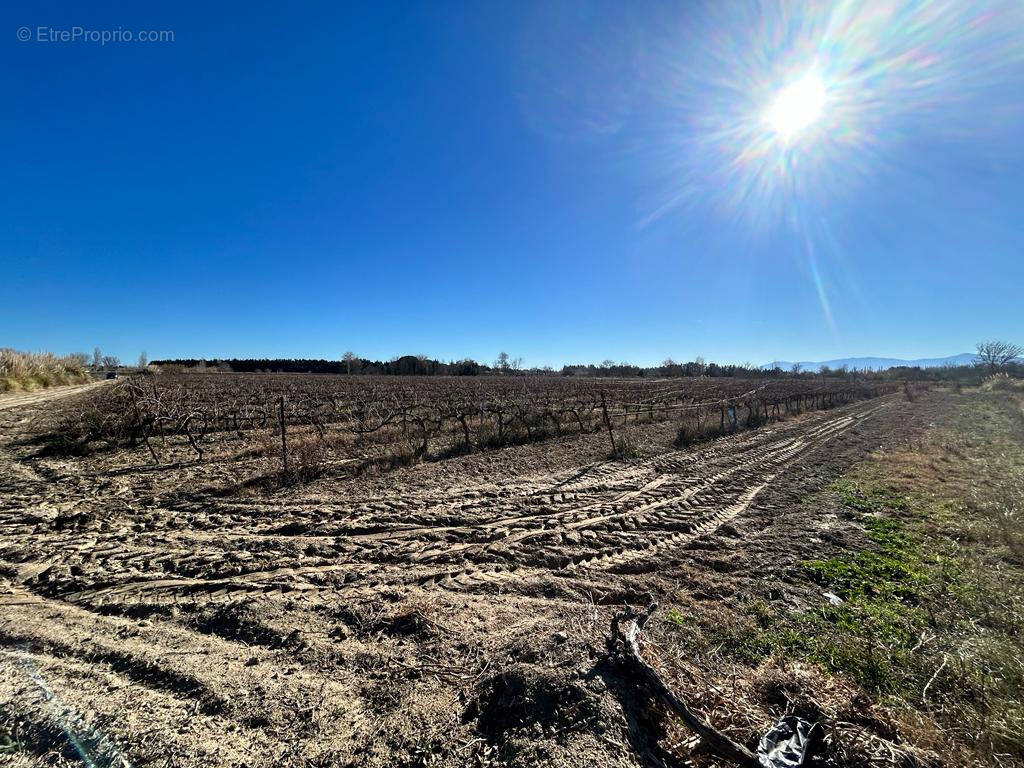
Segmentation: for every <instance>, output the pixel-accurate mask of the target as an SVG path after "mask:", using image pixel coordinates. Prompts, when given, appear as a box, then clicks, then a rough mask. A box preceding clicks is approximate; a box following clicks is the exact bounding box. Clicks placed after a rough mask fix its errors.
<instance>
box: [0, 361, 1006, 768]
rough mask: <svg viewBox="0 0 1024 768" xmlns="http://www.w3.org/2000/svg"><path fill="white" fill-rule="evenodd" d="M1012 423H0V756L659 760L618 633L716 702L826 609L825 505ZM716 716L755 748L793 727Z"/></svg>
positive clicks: (1, 417)
mask: <svg viewBox="0 0 1024 768" xmlns="http://www.w3.org/2000/svg"><path fill="white" fill-rule="evenodd" d="M1005 394H1006V393H1002V392H998V393H997V392H988V393H984V394H979V395H966V394H961V393H957V392H955V391H944V390H941V389H938V390H934V391H928V390H925V389H920V388H911V387H908V386H907V385H904V384H900V383H893V382H885V381H874V380H870V379H868V380H861V381H849V380H845V379H840V378H826V379H822V378H821V377H815V378H813V379H812V378H810V377H807V378H800V377H793V378H779V377H774V378H770V379H769V378H765V379H733V378H725V377H722V378H711V377H709V378H684V379H650V380H647V379H645V380H641V381H638V380H636V379H628V380H627V379H612V378H606V379H592V378H576V377H561V376H557V377H556V376H536V377H531V376H507V377H506V376H481V377H430V378H427V377H424V378H412V377H394V376H380V377H372V376H358V377H357V376H351V377H349V376H331V375H303V374H284V375H279V374H228V373H212V372H211V373H181V374H171V373H167V372H165V373H161V374H156V375H132V376H129V377H126V378H121V379H117V380H114V381H97V382H93V383H90V384H87V385H84V386H83V387H82V388H81V389H79V390H74V389H59V390H52V389H51V390H43V391H39V392H31V393H19V394H12V395H5V396H4V397H3V398H0V606H2V608H3V614H4V616H5V619H6V620H5V621H4V622H0V623H2V626H0V646H4V647H0V652H3V653H6V655H5V656H4V655H0V754H2V748H3V745H4V743H5V742H4V741H3V740H2V739H3V738H6V739H7V742H6V743H7V744H8V745H12V744H13V745H15V746H14V747H13V748H14V749H16V750H17V752H16V754H17V755H18V756H19V757H20V756H24V757H25V760H24V761H23V762H22V763H20V764H21V765H24V766H26V768H37V766H39V767H41V766H43V765H50V764H57V763H53V762H51V761H48V759H47V758H46V756H47V755H49V754H51V752H52V751H53V750H54V749H60V750H63V751H62V754H65V755H71V756H74V755H76V754H78V753H77V752H75V751H74V750H75V746H74V745H75V744H80V745H86V748H87V749H88V750H89V752H88V758H89V760H91V761H92V764H95V765H123V764H125V763H128V764H131V765H138V766H143V765H175V766H179V767H180V768H200V767H201V766H209V765H226V766H227V765H231V766H243V765H244V766H254V767H257V768H270V767H271V766H281V765H285V766H295V767H296V768H299V766H324V768H326V767H327V766H334V765H352V766H366V768H379V766H383V765H408V766H424V767H425V766H429V765H436V766H451V767H452V768H454V766H463V765H474V766H479V767H480V768H483V767H484V766H496V765H520V766H524V768H525V766H532V765H552V766H558V767H559V768H568V767H569V766H573V765H579V764H581V763H588V764H591V763H592V764H593V765H595V766H598V767H599V768H613V767H614V768H636V766H637V765H640V764H646V763H640V762H638V761H637V759H636V754H637V752H638V750H640V748H638V747H636V746H635V745H634V743H633V742H632V741H631V739H633V738H634V736H633V735H632V734H634V730H633V729H634V728H640V731H639V736H637V738H642V739H644V740H646V741H645V743H662V744H666V743H668V740H667V738H664V737H662V736H660V735H659V734H660V733H661V731H659V730H658V728H660V727H661V726H658V725H656V724H653V725H652V724H649V723H648V724H644V723H643V722H641V721H639V720H636V717H637V714H636V713H643V712H646V711H648V708H646V705H645V704H644V702H643V701H642V700H639V699H637V700H634V699H632V698H630V697H632V696H635V693H634V690H635V679H634V677H633V676H630V675H628V674H624V673H620V672H619V671H616V670H617V667H616V666H615V665H614V664H612V665H611V666H609V662H608V661H607V660H606V655H605V653H604V651H603V650H602V649H604V648H605V647H606V641H607V638H608V636H609V635H608V633H609V627H610V621H611V619H612V618H613V616H614V615H615V614H616V613H617V611H619V610H620V609H621V608H622V607H623V605H629V606H632V607H633V608H636V609H642V608H643V607H646V606H647V605H649V604H650V602H651V601H652V599H654V600H656V601H658V602H660V603H662V604H663V605H667V606H672V607H673V608H674V609H675V612H673V611H672V610H668V609H663V610H662V611H661V612H660V613H659V616H660V617H661V618H660V619H657V621H659V624H657V625H656V627H655V630H656V631H659V632H671V633H674V634H673V635H671V637H675V638H677V639H678V641H679V643H682V644H683V645H684V646H685V648H686V653H687V654H691V653H692V651H693V649H694V648H696V649H697V650H698V652H699V653H701V654H703V655H702V656H701V657H699V658H701V659H704V660H705V661H702V662H701V663H702V664H703V663H706V664H707V665H708V667H707V669H709V670H713V673H712V678H713V679H711V683H712V684H713V685H715V686H717V687H718V688H719V689H722V690H725V689H726V688H728V689H731V687H732V683H731V682H730V677H729V675H731V674H732V672H731V671H730V670H734V669H739V670H740V672H741V673H742V672H743V669H744V668H742V667H739V668H738V667H736V666H735V664H734V662H730V663H731V664H733V666H730V667H728V669H724V671H722V673H721V674H719V673H718V672H717V671H714V670H718V669H719V668H721V659H722V657H720V656H718V655H716V654H718V653H719V651H718V650H715V649H718V648H721V647H723V646H722V644H723V643H728V642H732V641H731V640H730V638H731V637H732V635H731V634H729V633H731V632H734V631H736V632H740V631H742V632H744V633H745V632H747V631H748V630H747V629H744V627H746V626H747V622H754V623H753V624H751V626H750V627H749V631H752V632H759V631H760V629H759V627H760V624H758V623H757V622H759V621H760V620H761V618H757V617H763V616H767V615H782V614H783V612H785V611H788V610H799V615H800V616H806V615H809V614H810V613H811V612H812V611H816V610H818V609H820V607H821V606H822V605H823V604H824V601H825V600H826V597H823V593H824V592H825V591H828V590H829V589H830V588H831V586H830V585H825V584H820V583H818V582H816V581H814V580H812V579H809V578H808V577H807V576H806V575H803V574H804V566H803V565H801V564H802V563H804V562H809V561H812V560H816V559H820V558H822V557H828V556H830V555H829V554H827V553H830V552H834V551H836V549H835V548H836V547H838V546H840V545H842V544H843V543H844V542H846V541H856V540H857V538H856V537H857V536H858V535H860V536H863V534H858V532H857V531H858V529H857V528H856V527H855V526H854V525H853V523H852V522H851V521H850V519H849V518H848V513H847V512H843V511H841V510H837V509H836V508H835V507H834V502H833V501H830V499H831V496H830V494H831V491H829V490H828V489H829V488H830V487H832V484H833V483H834V481H835V478H837V477H840V476H841V475H842V474H843V473H844V472H846V471H847V470H848V468H849V467H850V466H852V465H853V464H855V463H856V462H857V461H859V460H861V459H862V457H864V456H868V455H885V450H886V446H888V447H889V448H890V449H891V447H892V446H897V447H898V446H901V445H903V446H906V445H910V444H911V441H912V440H916V439H917V438H916V437H915V436H916V435H918V434H920V430H921V429H924V428H927V427H928V425H931V424H935V423H950V421H949V419H950V417H949V414H950V413H951V412H953V411H952V409H954V408H956V409H961V411H962V412H963V413H965V414H970V412H971V409H972V408H976V407H980V406H981V405H982V404H983V403H984V402H986V401H985V400H984V399H983V398H995V397H997V396H1000V397H1002V396H1004V395H1005ZM1002 421H1006V419H1003V420H1002ZM1002 421H1000V422H999V423H1002ZM992 423H997V422H996V421H993V422H992ZM957 445H959V444H957ZM936 466H937V467H938V468H939V469H942V467H943V466H944V465H942V464H939V465H936ZM936 471H938V470H936ZM942 471H944V470H942ZM844 488H845V486H844ZM833 495H834V494H833ZM859 498H860V496H856V497H855V498H854V501H856V500H857V499H859ZM858 503H859V502H858ZM830 604H831V603H830ZM746 606H751V607H752V610H753V609H755V608H756V609H757V610H759V611H761V610H763V611H764V613H763V614H762V613H758V614H757V617H755V616H754V615H753V614H752V615H751V616H750V617H747V616H746V613H745V611H746ZM758 606H764V608H763V609H761V608H758ZM695 617H699V618H695ZM698 621H699V624H698ZM698 627H700V629H699V630H698ZM707 628H711V629H707ZM712 630H714V633H721V634H694V633H698V632H699V633H710V632H711V631H712ZM702 637H706V638H707V644H706V645H699V646H698V645H695V640H696V641H700V642H701V643H703V642H704V641H703V640H700V638H702ZM737 637H740V638H742V637H746V635H745V634H744V635H737ZM912 640H913V641H914V642H916V636H915V637H914V638H912ZM740 647H741V646H737V648H740ZM742 647H746V646H742ZM701 649H702V650H701ZM738 652H739V651H737V653H738ZM865 652H868V651H865ZM757 658H758V660H759V659H760V651H758V657H757ZM4 661H6V664H5V663H3V662H4ZM936 663H938V662H936V661H935V660H934V657H933V660H932V662H930V663H929V666H928V669H927V676H931V675H932V674H933V673H934V669H935V664H936ZM758 674H760V673H758ZM39 681H44V683H45V685H46V686H47V688H46V691H43V689H42V688H41V685H40V683H39ZM926 682H927V680H925V681H923V682H922V683H921V685H920V686H918V689H920V688H921V687H923V686H924V685H925V683H926ZM684 683H685V681H684V680H682V678H679V677H678V676H676V677H674V678H673V687H675V686H676V685H679V686H681V687H682V688H683V689H686V686H685V684H684ZM696 685H697V684H696V683H695V684H694V686H696ZM751 685H753V684H751ZM694 686H690V688H689V689H686V690H688V695H689V696H690V697H691V700H693V701H696V702H701V701H702V700H701V699H700V695H702V694H699V692H698V689H697V687H694ZM933 687H934V686H933ZM699 690H712V689H706V688H705V687H703V685H701V686H699ZM714 690H717V689H714ZM753 690H754V688H750V687H748V689H747V693H742V692H741V693H742V695H743V696H746V697H747V698H748V699H749V698H750V697H751V696H754V695H755V694H753V693H750V691H753ZM757 690H760V689H757ZM766 690H767V689H766ZM829 690H832V689H829ZM49 692H52V693H49ZM716 695H717V694H708V696H711V697H712V698H714V697H715V696H716ZM837 695H838V694H837ZM843 695H845V694H843ZM757 696H760V694H757ZM692 697H696V698H692ZM755 698H756V697H755ZM715 701H717V702H718V703H712V702H711V701H710V700H708V701H707V702H705V703H706V704H707V707H706V708H705V707H704V704H703V703H702V704H701V706H702V709H703V711H720V712H737V713H741V714H738V715H735V716H732V715H730V716H731V717H733V719H732V720H723V719H722V717H720V716H716V717H717V718H718V719H717V725H716V727H727V728H728V730H729V733H730V737H731V738H733V739H735V740H736V741H738V742H742V743H743V744H745V745H747V746H750V745H752V744H755V743H756V742H757V738H759V735H760V734H763V733H764V732H766V730H767V728H769V727H770V726H771V725H772V724H773V723H774V722H775V720H776V719H777V718H778V717H779V716H781V713H782V711H783V710H781V709H778V708H777V698H776V697H775V696H773V695H769V693H765V695H764V697H762V698H756V700H755V701H754V702H753V703H752V704H744V705H743V706H742V707H741V706H739V705H734V704H729V703H728V702H723V701H722V700H719V699H715ZM849 701H851V702H853V701H855V700H854V699H853V698H850V699H849ZM779 706H781V705H779ZM844 706H847V705H844ZM849 706H859V705H856V704H850V705H849ZM714 707H718V708H719V709H718V710H714V709H713V708H714ZM723 707H727V708H725V709H723ZM858 716H859V715H858ZM57 717H59V718H61V719H60V721H59V722H60V723H61V726H60V729H59V730H55V725H54V723H55V722H57V721H56V720H55V718H57ZM630 718H633V719H632V720H631V719H630ZM846 722H853V721H852V720H850V719H849V718H846V717H844V719H843V720H842V723H846ZM631 723H640V725H639V726H637V725H631ZM845 727H846V726H845V725H840V726H836V727H835V730H834V732H835V733H840V734H844V733H845V734H846V735H847V736H850V738H853V733H852V731H851V732H849V733H847V732H846V731H843V730H842V729H843V728H845ZM856 727H858V728H859V727H860V726H859V725H858V726H856ZM851 728H853V726H851ZM5 734H6V736H5ZM604 737H607V738H604ZM672 738H675V737H672ZM844 738H845V736H844ZM65 742H66V744H65ZM881 743H882V742H879V744H881ZM886 744H888V742H886ZM55 745H56V746H55ZM880 748H881V747H880ZM894 748H895V747H894ZM7 749H11V747H10V746H8V747H7ZM687 750H690V748H689V747H687ZM833 753H836V752H835V749H833ZM680 754H684V753H680ZM836 754H837V753H836ZM122 758H123V760H122ZM119 761H120V762H119ZM677 762H678V763H680V764H681V763H682V760H681V759H680V760H677ZM15 764H18V763H15ZM665 764H668V763H665ZM705 764H709V763H707V762H706V761H705ZM961 764H966V763H961Z"/></svg>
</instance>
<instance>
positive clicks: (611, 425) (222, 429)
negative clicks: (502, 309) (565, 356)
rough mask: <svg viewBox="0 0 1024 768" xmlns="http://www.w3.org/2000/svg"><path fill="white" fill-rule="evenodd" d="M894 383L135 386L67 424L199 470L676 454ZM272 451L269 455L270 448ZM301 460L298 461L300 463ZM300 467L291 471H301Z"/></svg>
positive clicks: (191, 377)
mask: <svg viewBox="0 0 1024 768" xmlns="http://www.w3.org/2000/svg"><path fill="white" fill-rule="evenodd" d="M899 386H900V385H899V384H896V383H893V382H883V381H878V382H873V381H867V382H848V381H841V380H836V381H824V382H823V381H821V380H818V381H804V380H777V379H773V380H742V379H694V380H688V381H685V382H680V381H678V380H675V381H658V380H652V381H641V382H637V381H634V380H629V381H626V380H587V379H584V380H573V379H560V378H551V377H537V378H531V377H519V378H514V379H513V378H510V379H502V378H492V379H473V380H469V379H466V378H450V379H446V378H437V377H432V378H403V379H399V380H396V379H395V378H393V377H358V378H357V377H332V376H315V375H284V376H260V375H246V374H239V375H230V376H226V375H223V374H182V375H170V374H164V375H159V376H135V377H130V378H127V379H125V380H121V381H119V382H117V383H116V384H113V385H110V386H107V387H103V388H101V389H99V390H97V391H95V392H93V393H90V394H89V395H88V396H86V397H85V398H84V399H83V400H82V401H80V402H79V403H77V404H76V407H75V408H74V411H73V413H69V414H65V417H64V421H63V422H62V424H61V427H60V430H59V431H60V433H61V434H62V435H63V436H64V438H65V440H66V441H68V442H69V443H70V444H74V445H87V444H90V443H94V442H96V441H102V442H105V443H107V444H109V445H118V446H124V445H127V446H140V445H142V446H145V447H146V448H147V449H148V451H149V454H150V455H151V457H152V460H153V461H154V462H158V461H160V460H161V451H162V450H163V447H164V446H166V445H167V443H168V440H174V439H177V440H178V441H179V443H180V442H181V441H184V443H185V444H187V445H188V447H189V448H190V450H191V451H192V452H193V453H194V454H195V457H196V458H197V459H199V460H202V459H203V457H204V455H205V454H206V453H207V449H208V446H209V445H210V444H211V443H214V442H218V441H226V440H227V441H230V440H237V441H242V442H246V441H262V444H264V445H266V446H271V445H276V444H277V443H276V438H275V442H272V441H271V437H272V436H276V435H280V438H281V443H280V446H281V448H280V450H281V452H282V458H283V460H284V462H285V463H287V460H288V457H289V447H288V441H289V437H290V439H291V441H292V450H294V451H302V450H305V451H307V452H308V451H310V450H311V446H313V447H314V448H319V450H320V452H321V453H323V452H324V451H327V450H329V451H331V452H333V453H335V454H340V455H341V456H343V457H346V458H348V459H352V460H355V459H359V458H372V457H376V458H380V457H385V456H398V457H402V458H403V459H405V460H408V461H415V460H419V459H422V458H424V457H427V456H436V455H445V454H449V453H452V452H470V451H475V450H482V449H487V448H493V447H498V446H501V445H508V444H513V443H517V442H527V441H534V440H539V439H544V438H547V437H554V436H560V435H564V434H567V433H585V432H596V431H598V430H607V432H608V434H609V437H610V440H611V444H612V447H613V450H614V449H615V447H616V431H617V430H621V429H622V428H623V427H628V426H629V425H633V424H642V423H650V422H656V421H666V420H673V421H676V422H678V423H679V424H680V441H681V442H686V441H688V440H689V439H696V438H699V437H706V436H708V435H710V434H717V433H721V432H728V431H731V430H734V429H738V428H741V427H744V426H754V425H756V424H759V423H763V422H766V421H770V420H774V419H778V418H782V417H784V416H785V415H789V414H794V413H799V412H801V411H804V410H809V409H818V408H827V407H831V406H833V405H839V404H842V403H847V402H852V401H854V400H859V399H864V398H869V397H877V396H879V395H883V394H887V393H889V392H892V391H895V390H896V389H898V388H899ZM269 450H273V449H271V448H268V451H269ZM297 458H298V459H301V457H297ZM299 463H300V462H298V461H296V462H293V464H294V465H295V466H298V464H299Z"/></svg>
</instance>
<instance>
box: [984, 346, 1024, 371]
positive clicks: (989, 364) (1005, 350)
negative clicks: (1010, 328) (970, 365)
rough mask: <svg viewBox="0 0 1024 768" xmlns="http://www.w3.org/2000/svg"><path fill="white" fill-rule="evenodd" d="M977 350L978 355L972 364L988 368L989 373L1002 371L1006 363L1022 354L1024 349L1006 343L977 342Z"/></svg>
mask: <svg viewBox="0 0 1024 768" xmlns="http://www.w3.org/2000/svg"><path fill="white" fill-rule="evenodd" d="M977 350H978V355H977V357H976V358H975V359H974V362H975V363H976V364H977V365H981V366H984V367H985V368H988V370H989V371H990V372H991V373H996V372H998V371H1000V370H1002V369H1003V367H1004V366H1005V365H1006V364H1007V363H1010V362H1013V361H1014V360H1015V359H1017V358H1018V357H1020V356H1021V354H1024V347H1021V346H1020V345H1019V344H1011V343H1010V342H1008V341H979V342H978V344H977Z"/></svg>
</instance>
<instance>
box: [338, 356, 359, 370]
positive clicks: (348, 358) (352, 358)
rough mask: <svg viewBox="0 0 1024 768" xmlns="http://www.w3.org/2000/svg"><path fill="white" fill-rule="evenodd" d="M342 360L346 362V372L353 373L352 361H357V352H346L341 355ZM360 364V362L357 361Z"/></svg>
mask: <svg viewBox="0 0 1024 768" xmlns="http://www.w3.org/2000/svg"><path fill="white" fill-rule="evenodd" d="M341 361H342V362H343V363H345V373H348V374H351V373H352V363H354V362H356V356H355V353H354V352H352V351H349V352H346V353H345V354H344V355H342V356H341ZM357 366H358V363H357Z"/></svg>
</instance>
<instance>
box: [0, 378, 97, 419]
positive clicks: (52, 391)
mask: <svg viewBox="0 0 1024 768" xmlns="http://www.w3.org/2000/svg"><path fill="white" fill-rule="evenodd" d="M108 383H109V382H108V381H107V380H105V379H104V380H103V381H94V382H91V383H89V384H68V385H67V386H60V387H47V388H46V389H40V390H36V391H35V392H3V393H0V411H3V410H7V409H10V408H25V407H28V406H38V405H42V404H44V403H47V402H50V401H52V400H60V399H62V398H65V397H68V396H69V395H77V394H81V393H82V392H88V391H89V390H91V389H96V388H97V387H102V386H104V385H106V384H108Z"/></svg>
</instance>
